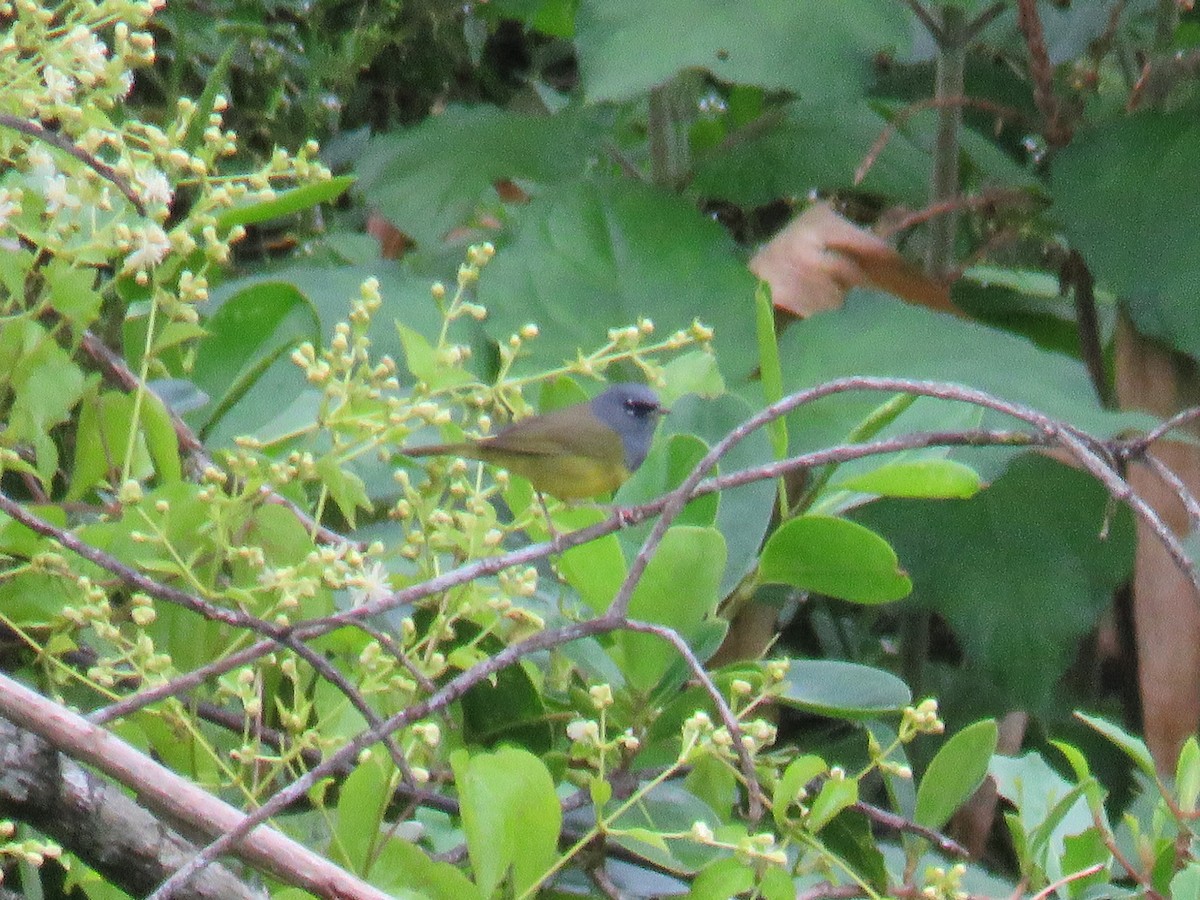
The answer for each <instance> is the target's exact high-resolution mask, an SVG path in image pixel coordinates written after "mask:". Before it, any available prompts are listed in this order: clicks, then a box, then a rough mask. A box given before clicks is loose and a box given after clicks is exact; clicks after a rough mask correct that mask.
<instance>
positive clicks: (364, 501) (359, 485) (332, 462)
mask: <svg viewBox="0 0 1200 900" xmlns="http://www.w3.org/2000/svg"><path fill="white" fill-rule="evenodd" d="M317 474H319V475H320V476H321V483H322V484H323V485H324V486H325V487H327V488H328V489H329V496H330V497H332V498H333V502H334V503H336V504H337V507H338V510H339V511H340V512H341V514H342V515H343V516H344V517H345V519H346V521H347V522H349V523H350V527H351V528H353V527H354V522H355V518H356V516H357V513H358V510H360V509H368V510H369V509H370V508H371V498H370V497H368V496H367V489H366V486H365V485H364V484H363V480H362V479H361V478H359V477H358V476H357V475H355V474H354V473H353V472H351V471H349V470H348V469H344V468H342V467H341V466H339V465H338V462H337V460H336V459H334V458H333V457H332V456H323V457H321V458H320V459H318V460H317Z"/></svg>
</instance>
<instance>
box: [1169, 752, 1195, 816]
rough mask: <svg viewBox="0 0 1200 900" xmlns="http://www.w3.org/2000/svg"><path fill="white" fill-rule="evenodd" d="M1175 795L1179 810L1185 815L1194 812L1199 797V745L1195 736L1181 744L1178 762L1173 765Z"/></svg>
mask: <svg viewBox="0 0 1200 900" xmlns="http://www.w3.org/2000/svg"><path fill="white" fill-rule="evenodd" d="M1175 794H1176V797H1177V799H1178V802H1179V808H1180V809H1182V810H1183V811H1184V812H1185V813H1192V812H1195V810H1196V798H1197V797H1200V744H1197V743H1196V737H1195V735H1192V736H1190V737H1189V738H1188V739H1187V740H1186V741H1184V743H1183V749H1182V750H1180V751H1179V761H1178V762H1177V763H1176V764H1175Z"/></svg>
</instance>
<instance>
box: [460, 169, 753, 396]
mask: <svg viewBox="0 0 1200 900" xmlns="http://www.w3.org/2000/svg"><path fill="white" fill-rule="evenodd" d="M698 284H703V285H704V290H703V291H700V292H698V291H697V290H696V285H698ZM754 285H755V281H754V277H753V276H752V275H751V274H750V272H749V271H748V270H747V269H746V266H745V263H744V262H743V260H742V258H741V254H740V251H739V250H738V248H737V247H736V246H735V245H734V243H733V241H732V239H731V238H730V237H729V234H728V233H727V232H726V231H725V230H724V229H723V228H721V226H720V225H718V224H717V223H716V222H713V221H712V220H710V219H708V218H707V217H705V216H704V215H702V214H701V213H700V212H698V211H697V210H696V208H695V206H694V205H693V204H692V203H691V202H690V201H688V200H685V199H684V198H682V197H676V196H672V195H669V194H665V193H662V192H660V191H657V190H655V189H653V188H651V187H648V186H646V185H642V184H636V183H632V182H629V181H618V180H615V179H613V180H608V179H604V178H594V179H592V180H590V181H588V182H583V183H580V182H572V183H566V184H562V185H557V186H555V187H552V188H548V189H547V190H545V191H543V192H542V193H540V194H538V195H537V196H536V197H534V199H533V200H532V201H531V202H530V203H529V205H528V206H527V207H525V208H523V209H522V210H521V211H520V224H519V226H518V228H517V233H516V237H515V239H514V241H513V243H512V244H511V245H509V246H508V247H506V248H505V249H504V250H503V251H502V252H501V253H499V254H498V255H497V256H496V258H495V259H494V260H493V261H492V262H491V263H489V264H488V267H487V269H485V270H484V273H483V276H482V278H481V280H480V282H479V299H480V302H482V303H483V305H484V306H486V307H488V310H489V313H490V315H489V318H488V320H487V322H486V323H485V327H486V328H487V330H488V333H489V334H490V335H491V336H492V337H493V338H495V339H496V340H499V341H504V340H507V339H508V336H509V335H510V334H513V333H514V332H516V331H518V330H519V329H520V328H521V326H522V325H525V324H526V323H527V322H530V321H533V322H536V323H538V325H540V326H541V334H540V336H539V337H538V339H537V340H536V341H531V342H529V343H528V345H527V346H526V349H527V350H528V351H529V353H530V357H529V358H528V359H527V360H526V361H525V363H524V364H525V365H528V366H529V367H530V369H531V370H532V369H533V368H534V367H536V366H538V365H550V366H557V365H560V364H561V362H562V360H563V359H574V358H575V357H576V356H577V355H578V352H579V349H580V348H585V349H587V350H589V351H590V350H592V349H594V348H596V347H600V346H603V344H604V343H605V342H606V341H607V339H608V337H607V335H608V330H609V329H610V328H615V327H623V326H627V325H630V324H633V323H634V322H636V321H637V320H638V318H639V317H642V316H646V317H649V318H650V319H652V320H653V321H654V325H655V330H656V332H657V333H658V334H660V335H663V336H664V337H665V336H667V335H670V334H671V333H672V332H674V331H677V330H679V329H686V328H688V327H689V326H690V325H691V324H692V321H693V320H694V319H696V318H699V319H700V320H701V321H702V322H703V323H704V324H706V325H709V326H712V327H713V328H714V329H715V330H716V337H715V338H714V341H713V345H714V347H715V348H716V352H717V358H718V359H719V360H720V361H721V368H722V371H724V372H725V374H726V375H727V376H730V377H733V378H739V379H740V378H743V377H745V376H747V375H748V374H749V373H750V371H751V369H752V368H753V367H754V365H755V364H756V362H757V359H756V357H757V354H756V353H755V342H754V304H753V298H754ZM513 297H520V298H521V302H520V303H513V302H512V298H513ZM581 310H586V311H587V314H586V315H581V314H580V311H581Z"/></svg>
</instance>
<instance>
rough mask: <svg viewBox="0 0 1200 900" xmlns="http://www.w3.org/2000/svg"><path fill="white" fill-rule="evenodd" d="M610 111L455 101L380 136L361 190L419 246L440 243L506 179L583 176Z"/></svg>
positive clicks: (362, 166) (550, 180)
mask: <svg viewBox="0 0 1200 900" xmlns="http://www.w3.org/2000/svg"><path fill="white" fill-rule="evenodd" d="M603 116H604V113H603V112H602V111H600V110H585V109H582V108H580V107H574V108H570V109H567V110H565V111H564V112H562V113H559V114H558V115H554V116H527V115H520V114H518V113H512V112H507V111H505V110H502V109H499V108H498V107H494V106H469V107H466V106H451V107H450V108H448V109H447V110H446V111H445V112H444V113H442V114H441V115H438V116H431V117H430V118H428V119H426V120H425V121H424V122H422V123H421V124H420V125H417V126H415V127H413V128H408V129H404V130H403V131H395V132H391V133H388V134H383V135H379V136H378V137H376V138H374V139H373V140H372V141H371V144H370V146H369V147H368V148H367V151H366V153H365V154H364V155H363V157H362V158H361V159H360V160H359V161H358V165H357V169H356V171H357V173H358V177H359V182H358V190H359V191H360V192H361V193H362V194H363V196H364V197H366V199H367V201H368V202H369V203H370V204H371V205H372V206H374V207H377V208H378V209H379V210H380V212H381V213H382V214H383V215H384V216H385V217H386V218H387V219H388V220H389V221H390V222H392V223H393V224H394V225H396V226H397V227H398V228H399V229H400V230H401V231H403V232H405V233H406V234H408V235H409V236H411V237H412V238H413V239H414V240H415V241H416V242H417V244H418V245H426V244H434V243H436V242H438V241H440V240H441V239H442V238H443V237H444V236H445V235H446V233H447V232H449V231H450V230H451V229H453V228H455V227H457V226H460V225H465V224H467V223H468V222H469V221H470V218H471V214H472V212H473V211H474V209H475V207H476V204H478V203H479V202H480V200H481V199H482V197H483V195H484V192H485V191H487V190H489V189H490V188H491V186H492V183H493V182H495V181H497V180H499V179H502V178H506V179H513V178H516V179H528V180H530V181H533V182H537V183H540V184H554V183H556V182H559V181H563V180H564V179H567V178H570V177H572V176H575V175H580V174H582V173H583V172H584V170H585V167H586V165H587V160H588V159H589V158H590V157H591V156H592V155H593V154H594V153H595V145H596V142H597V140H598V139H599V125H600V121H599V120H600V119H601V118H603ZM548 147H552V148H553V152H552V153H547V152H546V148H548ZM506 336H507V335H506Z"/></svg>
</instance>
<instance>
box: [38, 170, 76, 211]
mask: <svg viewBox="0 0 1200 900" xmlns="http://www.w3.org/2000/svg"><path fill="white" fill-rule="evenodd" d="M43 193H45V195H46V212H48V213H50V215H54V214H55V213H58V212H61V211H62V210H64V209H79V207H80V206H82V205H83V201H81V200H80V199H79V197H77V196H76V195H75V194H72V193H71V192H70V191H69V190H67V176H66V175H63V174H62V173H61V172H60V173H59V174H57V175H54V176H52V177H50V178H48V179H47V180H46V183H45V186H44V188H43Z"/></svg>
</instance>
